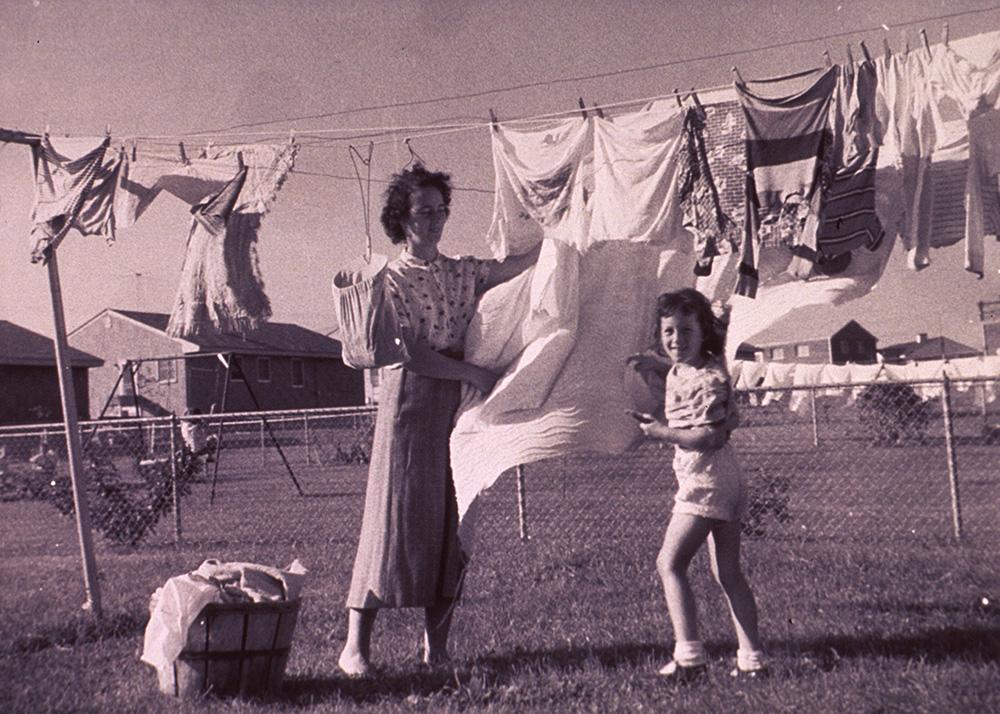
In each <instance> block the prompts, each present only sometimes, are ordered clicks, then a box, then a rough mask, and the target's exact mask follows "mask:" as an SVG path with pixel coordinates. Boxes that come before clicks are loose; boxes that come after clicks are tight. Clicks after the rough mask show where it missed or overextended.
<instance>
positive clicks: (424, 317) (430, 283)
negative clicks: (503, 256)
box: [385, 250, 493, 351]
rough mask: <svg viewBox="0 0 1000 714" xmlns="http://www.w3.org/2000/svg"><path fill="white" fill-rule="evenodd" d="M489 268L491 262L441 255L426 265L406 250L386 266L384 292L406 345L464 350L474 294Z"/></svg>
mask: <svg viewBox="0 0 1000 714" xmlns="http://www.w3.org/2000/svg"><path fill="white" fill-rule="evenodd" d="M492 265H493V261H491V260H482V259H480V258H473V257H468V256H466V257H461V258H449V257H448V256H446V255H442V254H441V253H438V255H437V257H436V258H435V259H434V260H424V259H422V258H418V257H417V256H415V255H413V254H411V253H410V252H408V251H406V250H404V251H403V252H402V253H400V254H399V257H398V258H396V259H395V260H392V261H390V262H389V264H388V265H387V266H386V275H385V287H386V290H387V291H388V293H389V295H390V296H391V298H392V302H393V305H394V307H395V308H396V315H397V318H398V319H399V324H400V325H401V326H402V327H403V330H404V332H405V333H406V335H407V339H408V341H409V342H410V343H416V344H421V345H426V346H427V347H430V348H431V349H434V350H458V351H461V350H463V349H464V347H465V332H466V330H467V329H468V327H469V322H470V321H471V320H472V316H473V315H474V314H475V311H476V301H477V293H479V292H482V289H483V286H484V285H485V284H486V280H487V278H488V277H489V274H490V267H491V266H492Z"/></svg>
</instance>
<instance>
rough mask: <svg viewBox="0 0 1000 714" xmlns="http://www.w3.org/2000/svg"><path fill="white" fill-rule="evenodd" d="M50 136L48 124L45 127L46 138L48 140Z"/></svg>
mask: <svg viewBox="0 0 1000 714" xmlns="http://www.w3.org/2000/svg"><path fill="white" fill-rule="evenodd" d="M48 135H49V125H48V124H46V125H45V136H46V138H47V137H48Z"/></svg>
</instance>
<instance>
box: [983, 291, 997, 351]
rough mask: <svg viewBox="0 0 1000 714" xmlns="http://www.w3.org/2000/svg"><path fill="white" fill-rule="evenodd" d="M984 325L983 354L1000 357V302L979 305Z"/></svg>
mask: <svg viewBox="0 0 1000 714" xmlns="http://www.w3.org/2000/svg"><path fill="white" fill-rule="evenodd" d="M979 321H980V322H981V323H982V324H983V354H987V355H1000V300H997V301H995V302H993V301H988V302H981V303H979Z"/></svg>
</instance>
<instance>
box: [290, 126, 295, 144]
mask: <svg viewBox="0 0 1000 714" xmlns="http://www.w3.org/2000/svg"><path fill="white" fill-rule="evenodd" d="M288 145H289V146H294V145H295V129H289V130H288Z"/></svg>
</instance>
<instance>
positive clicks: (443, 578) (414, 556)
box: [347, 368, 465, 608]
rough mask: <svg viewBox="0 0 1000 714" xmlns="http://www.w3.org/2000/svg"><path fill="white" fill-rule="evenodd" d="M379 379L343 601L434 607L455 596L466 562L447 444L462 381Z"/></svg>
mask: <svg viewBox="0 0 1000 714" xmlns="http://www.w3.org/2000/svg"><path fill="white" fill-rule="evenodd" d="M382 379H383V381H382V385H381V392H380V395H379V408H378V416H377V417H376V420H375V438H374V441H373V444H372V457H371V463H370V464H369V467H368V488H367V491H366V494H365V512H364V517H363V519H362V523H361V537H360V539H359V542H358V552H357V556H356V557H355V561H354V574H353V576H352V578H351V590H350V593H349V595H348V597H347V606H348V607H351V608H380V607H431V606H434V605H438V604H440V603H442V602H443V601H446V600H449V599H454V598H457V597H458V595H459V591H460V588H461V582H462V574H463V571H464V568H465V556H464V554H463V553H462V550H461V548H460V546H459V542H458V504H457V502H456V501H455V486H454V483H453V482H452V478H451V468H450V465H449V464H450V459H449V450H448V439H449V436H450V434H451V429H452V426H453V422H454V417H455V411H456V410H457V409H458V403H459V399H460V395H461V392H460V390H461V383H460V382H457V381H454V380H444V379H435V378H433V377H424V376H421V375H419V374H415V373H414V372H411V371H409V370H407V369H406V368H397V369H386V370H383V372H382Z"/></svg>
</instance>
